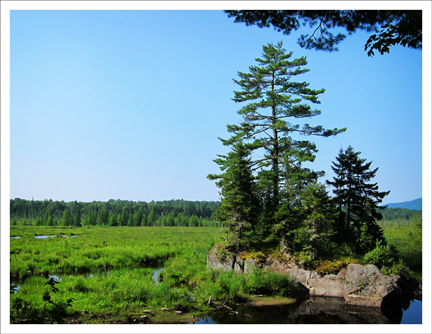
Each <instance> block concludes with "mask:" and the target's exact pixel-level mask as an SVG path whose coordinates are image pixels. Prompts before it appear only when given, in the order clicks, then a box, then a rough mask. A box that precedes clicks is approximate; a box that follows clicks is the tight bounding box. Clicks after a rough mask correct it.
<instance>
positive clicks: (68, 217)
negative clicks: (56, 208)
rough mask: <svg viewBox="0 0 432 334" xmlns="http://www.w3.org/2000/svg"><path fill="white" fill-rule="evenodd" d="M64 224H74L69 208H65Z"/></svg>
mask: <svg viewBox="0 0 432 334" xmlns="http://www.w3.org/2000/svg"><path fill="white" fill-rule="evenodd" d="M62 223H63V225H64V226H70V225H72V217H71V212H70V210H69V209H67V208H66V209H65V210H64V211H63V221H62Z"/></svg>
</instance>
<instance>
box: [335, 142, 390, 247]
mask: <svg viewBox="0 0 432 334" xmlns="http://www.w3.org/2000/svg"><path fill="white" fill-rule="evenodd" d="M360 154H361V152H355V151H354V149H353V148H352V147H351V146H348V148H347V149H346V150H345V151H343V150H342V149H341V150H340V151H339V155H338V156H337V157H336V160H337V162H333V166H332V167H331V168H332V170H333V171H334V173H335V174H336V176H335V177H333V181H327V183H328V184H329V185H332V186H333V187H334V190H333V193H334V195H335V196H334V202H335V203H336V205H337V206H338V207H339V222H340V225H339V226H338V232H339V234H343V235H344V236H345V237H348V238H349V239H350V242H352V243H354V244H355V245H356V247H357V250H359V249H361V250H362V251H363V252H367V251H369V250H371V248H373V247H374V245H375V242H376V241H378V240H380V241H382V243H385V239H384V237H383V232H382V229H381V228H380V227H379V226H378V224H377V220H380V219H382V214H381V213H380V212H379V211H378V209H384V208H385V206H380V205H379V204H380V203H381V202H382V200H383V198H384V197H385V196H387V195H388V194H389V193H390V191H382V192H380V191H378V185H377V183H369V181H371V180H372V179H373V178H374V177H375V174H376V172H377V171H378V168H375V169H373V170H371V169H370V166H371V164H372V162H366V159H362V158H360Z"/></svg>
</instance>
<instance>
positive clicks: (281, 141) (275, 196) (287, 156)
mask: <svg viewBox="0 0 432 334" xmlns="http://www.w3.org/2000/svg"><path fill="white" fill-rule="evenodd" d="M291 56H292V52H290V53H286V50H285V49H284V48H283V47H282V42H279V43H278V44H277V45H273V44H268V45H265V46H263V57H262V59H261V58H256V61H257V62H258V65H257V66H250V67H249V69H250V73H242V72H238V75H239V77H240V79H239V80H234V81H235V82H236V83H237V84H238V85H239V86H240V87H241V89H242V90H241V91H236V92H234V93H235V97H234V98H233V100H234V101H235V102H242V103H243V102H247V103H248V104H247V105H245V106H244V107H242V108H241V109H240V110H239V111H238V114H240V115H242V116H243V122H241V123H240V125H228V126H227V128H228V131H229V132H231V133H233V135H232V137H231V138H229V139H228V140H223V139H221V140H222V142H223V144H224V145H233V144H235V143H236V142H238V141H239V140H243V141H244V142H245V147H246V149H248V150H250V151H251V152H254V153H255V154H254V156H260V158H259V159H256V160H254V161H251V162H250V164H249V167H250V168H251V170H252V171H255V170H259V171H258V174H257V181H258V190H259V191H260V193H261V197H262V198H263V199H264V203H263V204H264V206H263V208H264V212H263V217H265V218H264V220H270V222H269V223H271V224H273V223H274V221H273V216H274V212H276V211H277V208H278V206H279V204H280V203H281V200H282V198H281V197H280V190H281V187H283V185H282V184H281V183H285V179H284V177H283V176H284V175H283V174H284V173H285V170H286V168H287V166H286V164H287V162H288V161H290V163H291V165H292V166H291V167H292V168H294V167H298V165H297V164H296V163H297V162H305V161H313V160H314V159H315V153H316V152H317V149H316V145H315V144H314V143H312V142H310V141H307V140H295V139H293V138H292V137H291V135H292V134H294V133H297V134H301V135H307V136H309V135H315V136H322V137H329V136H334V135H337V134H339V133H341V132H343V131H345V129H333V130H328V129H324V128H323V127H322V126H321V125H318V126H311V125H310V124H308V123H305V124H303V125H301V124H296V123H295V122H294V120H297V119H304V118H310V117H312V116H318V115H320V113H321V111H320V110H316V109H312V107H311V106H310V104H309V103H313V104H319V103H320V102H319V100H318V95H320V94H322V93H324V91H325V89H319V90H313V89H310V88H309V87H308V86H309V84H308V83H306V82H295V81H292V79H293V78H294V77H296V76H298V75H301V74H303V73H306V72H308V71H309V69H306V68H304V66H306V65H307V61H306V57H300V58H297V59H294V60H290V58H291ZM303 172H305V170H304V169H303ZM299 175H300V174H299Z"/></svg>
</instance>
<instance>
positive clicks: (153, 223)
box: [147, 208, 156, 226]
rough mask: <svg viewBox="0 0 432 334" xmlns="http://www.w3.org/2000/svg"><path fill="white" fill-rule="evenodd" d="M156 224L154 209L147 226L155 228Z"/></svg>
mask: <svg viewBox="0 0 432 334" xmlns="http://www.w3.org/2000/svg"><path fill="white" fill-rule="evenodd" d="M155 222H156V217H155V212H154V209H153V208H152V209H151V211H150V214H149V216H148V221H147V225H148V226H155Z"/></svg>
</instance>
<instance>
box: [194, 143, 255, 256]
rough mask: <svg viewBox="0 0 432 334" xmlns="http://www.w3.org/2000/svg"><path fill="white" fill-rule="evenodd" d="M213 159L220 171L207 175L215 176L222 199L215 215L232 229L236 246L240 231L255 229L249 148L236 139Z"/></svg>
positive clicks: (212, 177) (213, 178) (253, 184)
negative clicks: (228, 148) (230, 149)
mask: <svg viewBox="0 0 432 334" xmlns="http://www.w3.org/2000/svg"><path fill="white" fill-rule="evenodd" d="M214 161H215V162H216V163H217V164H218V165H219V166H220V169H221V170H222V171H223V173H222V174H220V175H215V174H210V175H208V176H207V178H209V179H211V180H218V181H217V182H216V185H217V186H218V187H219V188H220V192H219V194H220V195H221V201H222V203H221V205H220V206H219V207H218V209H217V210H216V217H217V218H218V219H219V220H220V221H222V222H223V223H224V225H225V226H226V227H227V228H228V230H229V231H230V232H231V233H232V237H234V240H233V242H234V243H235V244H236V245H237V250H238V248H239V246H240V241H241V239H242V232H246V231H247V230H252V231H253V232H254V233H255V224H256V220H257V213H258V212H259V200H258V197H257V196H256V185H255V183H254V176H253V175H252V171H251V169H250V161H251V158H250V152H249V151H248V150H247V149H246V147H245V145H244V144H243V143H242V142H241V141H240V142H238V143H235V144H234V145H233V148H232V151H231V152H229V153H228V155H226V156H224V155H219V158H218V159H215V160H214ZM193 217H194V216H192V218H193ZM191 221H192V219H191ZM194 223H195V222H194Z"/></svg>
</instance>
